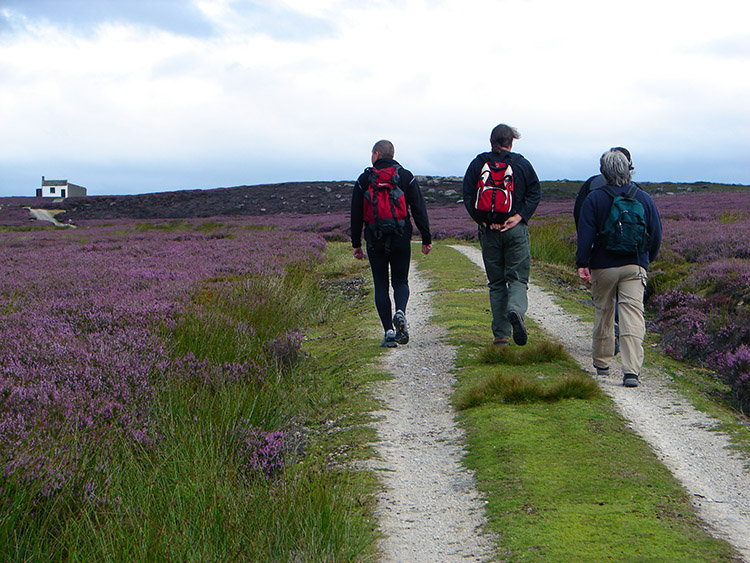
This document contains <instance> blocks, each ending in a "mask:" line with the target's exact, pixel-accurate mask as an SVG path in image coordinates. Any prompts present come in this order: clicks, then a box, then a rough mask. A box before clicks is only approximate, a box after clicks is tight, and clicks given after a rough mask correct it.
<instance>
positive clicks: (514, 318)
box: [508, 311, 528, 346]
mask: <svg viewBox="0 0 750 563" xmlns="http://www.w3.org/2000/svg"><path fill="white" fill-rule="evenodd" d="M508 321H509V322H510V326H512V327H513V342H515V343H516V344H518V345H519V346H523V345H524V344H526V340H527V339H528V335H527V334H526V325H525V324H523V317H522V316H521V313H519V312H518V311H511V312H510V313H508Z"/></svg>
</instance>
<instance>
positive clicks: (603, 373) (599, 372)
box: [594, 366, 609, 375]
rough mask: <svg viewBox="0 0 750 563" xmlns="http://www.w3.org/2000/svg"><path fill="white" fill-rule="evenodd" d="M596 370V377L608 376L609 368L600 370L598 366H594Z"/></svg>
mask: <svg viewBox="0 0 750 563" xmlns="http://www.w3.org/2000/svg"><path fill="white" fill-rule="evenodd" d="M594 367H595V368H596V375H609V368H608V367H606V368H600V367H599V366H594Z"/></svg>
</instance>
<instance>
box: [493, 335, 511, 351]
mask: <svg viewBox="0 0 750 563" xmlns="http://www.w3.org/2000/svg"><path fill="white" fill-rule="evenodd" d="M492 345H493V346H497V347H498V348H507V347H508V338H507V337H502V336H498V337H497V338H495V339H494V340H493V341H492Z"/></svg>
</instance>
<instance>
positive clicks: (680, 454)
mask: <svg viewBox="0 0 750 563" xmlns="http://www.w3.org/2000/svg"><path fill="white" fill-rule="evenodd" d="M453 248H455V249H456V250H458V251H460V252H462V253H463V254H465V255H466V256H467V257H469V258H470V259H471V261H472V262H474V263H475V264H476V265H478V266H479V267H480V268H484V264H483V263H482V254H481V251H480V250H479V249H478V248H476V247H473V246H466V245H456V246H453ZM527 314H528V316H529V317H530V318H532V319H533V320H535V321H536V322H537V323H538V324H539V325H540V326H541V327H542V328H543V329H544V330H545V331H546V332H548V333H549V334H551V335H552V336H553V337H554V338H556V339H557V340H559V341H560V342H561V343H562V344H563V345H564V346H565V348H566V349H567V350H568V351H569V352H570V353H571V354H572V355H573V357H574V358H575V359H576V361H577V362H578V363H579V364H580V365H581V367H582V368H583V369H585V370H586V371H588V372H589V373H591V374H592V376H593V377H594V378H595V379H596V380H597V381H598V382H599V384H600V386H601V387H602V389H603V390H604V391H605V392H606V393H607V394H608V395H609V396H611V397H612V399H613V400H614V401H615V404H616V405H617V408H618V409H619V411H620V413H621V414H622V415H623V416H624V417H625V418H626V419H627V420H628V421H630V424H631V425H632V428H633V429H634V430H635V431H636V432H637V433H638V434H640V435H641V436H642V437H643V438H644V439H645V440H646V441H647V442H648V443H649V444H650V445H651V447H652V448H653V450H654V451H655V452H656V453H657V455H658V456H659V458H660V459H661V461H662V462H663V463H664V465H666V466H667V468H669V470H670V471H671V472H672V473H673V474H674V475H675V477H676V478H677V479H678V480H679V481H680V482H681V483H682V485H683V487H684V488H685V489H686V490H687V491H688V493H689V494H690V497H691V499H692V502H693V505H694V506H695V507H696V509H697V511H698V514H699V515H700V516H701V518H702V519H703V520H704V521H705V522H706V523H707V524H708V525H709V528H710V530H711V532H712V533H713V534H714V535H715V536H716V537H719V538H722V539H725V540H727V541H728V542H729V543H731V544H732V545H733V546H734V547H735V548H736V549H737V550H738V551H739V552H740V553H741V554H742V556H743V558H744V559H745V561H748V562H750V472H749V471H748V470H747V469H746V468H745V467H744V465H745V463H746V461H745V460H743V459H742V458H740V457H739V456H738V455H737V454H736V453H734V452H733V451H732V449H731V444H730V441H729V438H728V437H727V436H726V435H725V434H722V433H720V432H716V431H715V430H714V429H715V428H716V426H717V423H716V421H715V420H714V419H712V418H710V417H708V416H707V415H705V414H703V413H701V412H699V411H697V410H695V409H694V408H693V407H692V406H691V405H690V404H689V403H688V402H687V401H686V400H685V399H684V398H683V397H682V396H680V395H679V394H678V393H677V392H676V391H674V390H673V389H672V388H671V387H670V382H669V378H668V377H667V376H666V375H665V374H664V373H662V372H659V371H657V370H655V369H649V368H648V366H646V369H644V372H643V373H642V378H641V380H642V384H641V385H640V386H639V387H637V388H635V389H626V388H625V387H623V386H622V385H621V381H622V372H621V371H619V370H618V368H619V365H617V362H615V365H614V366H613V374H612V375H611V376H609V377H598V376H596V374H595V370H594V369H593V366H592V362H591V334H592V330H593V327H592V325H591V323H586V322H584V321H582V320H580V319H579V318H578V317H575V316H573V315H569V314H567V313H566V312H565V311H564V310H563V309H562V308H561V307H560V306H558V305H557V304H556V303H555V302H554V299H553V297H552V295H550V294H549V293H546V292H544V291H542V290H541V289H540V288H539V287H537V286H535V285H533V284H530V285H529V310H528V313H527Z"/></svg>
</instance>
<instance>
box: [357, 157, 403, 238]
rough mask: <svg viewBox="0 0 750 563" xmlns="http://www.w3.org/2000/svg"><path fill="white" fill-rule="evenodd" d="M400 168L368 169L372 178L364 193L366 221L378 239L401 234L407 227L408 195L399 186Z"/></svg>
mask: <svg viewBox="0 0 750 563" xmlns="http://www.w3.org/2000/svg"><path fill="white" fill-rule="evenodd" d="M400 168H401V167H400V166H388V167H387V168H368V170H369V172H370V178H369V182H368V183H369V185H368V187H367V189H366V190H365V193H364V220H365V223H367V226H368V228H369V229H371V230H372V231H373V232H375V233H376V235H377V236H378V237H381V236H382V235H384V234H394V233H395V234H401V233H402V232H403V230H404V226H405V225H406V217H407V213H406V194H404V192H403V190H402V189H401V188H400V187H399V185H398V182H399V170H400Z"/></svg>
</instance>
